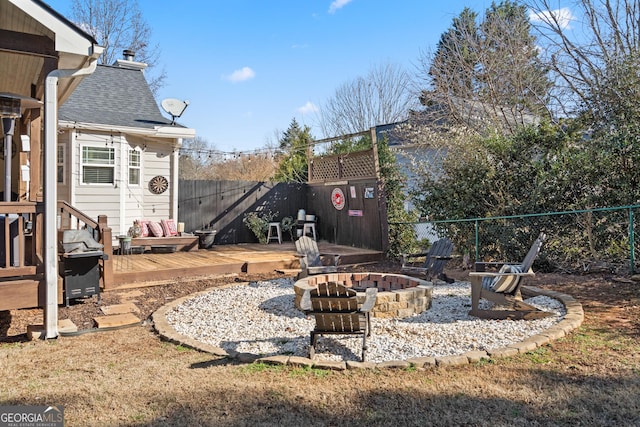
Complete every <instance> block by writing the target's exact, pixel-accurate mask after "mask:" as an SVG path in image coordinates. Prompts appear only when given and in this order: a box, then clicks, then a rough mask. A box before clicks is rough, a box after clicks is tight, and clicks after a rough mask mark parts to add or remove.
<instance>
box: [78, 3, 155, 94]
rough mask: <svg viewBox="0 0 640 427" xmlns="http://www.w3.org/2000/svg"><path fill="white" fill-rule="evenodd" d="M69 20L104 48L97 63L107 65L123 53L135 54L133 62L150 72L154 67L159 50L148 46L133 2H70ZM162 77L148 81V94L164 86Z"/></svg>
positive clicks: (148, 33) (144, 27) (146, 32)
mask: <svg viewBox="0 0 640 427" xmlns="http://www.w3.org/2000/svg"><path fill="white" fill-rule="evenodd" d="M72 19H73V20H74V21H75V22H76V24H77V25H78V26H79V27H80V28H82V29H83V30H85V31H86V32H87V33H89V34H91V35H92V36H93V38H95V39H96V41H97V42H98V44H100V45H101V46H102V47H104V50H103V52H102V55H101V56H100V60H99V61H100V63H101V64H107V65H111V64H113V63H114V62H115V60H116V59H118V58H120V57H121V55H122V52H123V51H124V50H125V49H130V50H132V51H134V52H135V54H136V60H137V61H140V62H144V63H146V64H147V65H148V67H147V70H149V71H151V70H152V69H154V68H155V67H157V66H158V60H159V57H160V49H159V47H158V46H157V45H155V46H152V45H151V44H150V43H151V28H150V27H149V25H148V24H147V23H146V21H145V20H144V18H143V16H142V13H141V12H140V8H139V7H138V1H137V0H73V6H72ZM165 79H166V73H165V71H164V70H162V71H160V72H157V73H156V74H155V75H154V76H153V77H148V81H149V86H150V88H151V91H152V92H153V93H154V94H156V93H157V90H158V89H159V88H161V87H162V86H163V85H164V81H165Z"/></svg>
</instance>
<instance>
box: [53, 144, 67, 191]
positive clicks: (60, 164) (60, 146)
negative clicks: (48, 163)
mask: <svg viewBox="0 0 640 427" xmlns="http://www.w3.org/2000/svg"><path fill="white" fill-rule="evenodd" d="M60 149H62V157H61V158H58V151H56V163H57V166H56V182H57V183H58V185H66V183H67V168H66V166H65V165H66V163H67V162H66V161H65V160H66V157H67V146H66V144H58V150H60ZM59 168H62V181H58V169H59Z"/></svg>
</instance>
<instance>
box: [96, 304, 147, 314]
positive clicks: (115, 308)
mask: <svg viewBox="0 0 640 427" xmlns="http://www.w3.org/2000/svg"><path fill="white" fill-rule="evenodd" d="M100 311H102V312H103V313H104V314H106V315H111V314H125V313H140V309H139V308H138V307H136V305H135V304H134V303H132V302H127V303H123V304H114V305H105V306H102V307H100Z"/></svg>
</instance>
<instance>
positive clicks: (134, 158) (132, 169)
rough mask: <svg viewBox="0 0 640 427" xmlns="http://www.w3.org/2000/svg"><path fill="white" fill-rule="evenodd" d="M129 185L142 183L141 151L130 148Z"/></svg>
mask: <svg viewBox="0 0 640 427" xmlns="http://www.w3.org/2000/svg"><path fill="white" fill-rule="evenodd" d="M129 185H140V152H139V151H138V150H129Z"/></svg>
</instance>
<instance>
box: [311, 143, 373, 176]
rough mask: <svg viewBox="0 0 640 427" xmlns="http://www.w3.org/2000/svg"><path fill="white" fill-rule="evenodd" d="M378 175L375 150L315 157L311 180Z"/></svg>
mask: <svg viewBox="0 0 640 427" xmlns="http://www.w3.org/2000/svg"><path fill="white" fill-rule="evenodd" d="M375 176H376V165H375V158H374V156H373V150H369V151H360V152H357V153H350V154H345V155H341V156H327V157H314V159H313V163H312V166H311V176H310V177H309V181H311V182H317V181H332V180H336V179H349V178H351V179H353V178H374V177H375Z"/></svg>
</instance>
